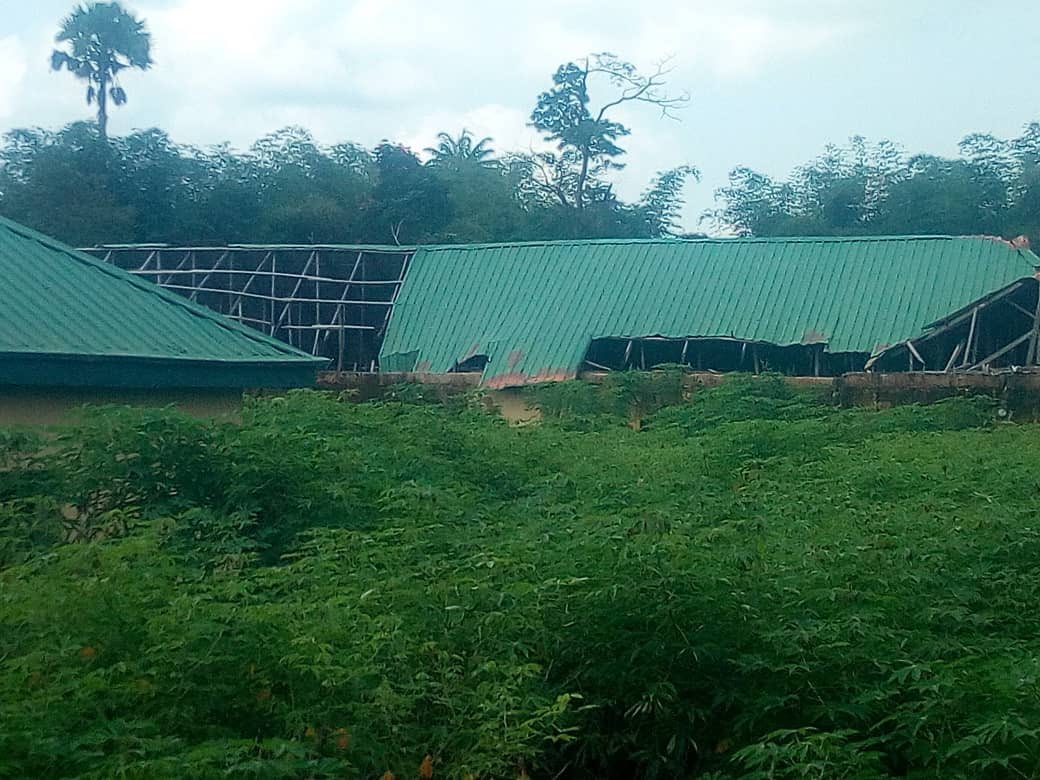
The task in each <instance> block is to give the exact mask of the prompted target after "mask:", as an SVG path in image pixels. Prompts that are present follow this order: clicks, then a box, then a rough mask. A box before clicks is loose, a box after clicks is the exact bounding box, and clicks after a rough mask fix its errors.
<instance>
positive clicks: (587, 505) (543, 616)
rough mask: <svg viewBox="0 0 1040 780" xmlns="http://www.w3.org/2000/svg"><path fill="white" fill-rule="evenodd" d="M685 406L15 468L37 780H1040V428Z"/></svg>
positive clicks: (310, 424)
mask: <svg viewBox="0 0 1040 780" xmlns="http://www.w3.org/2000/svg"><path fill="white" fill-rule="evenodd" d="M670 381H671V380H669V379H668V378H667V377H666V378H665V379H663V380H662V379H660V378H658V379H654V380H646V381H643V380H639V379H636V378H631V377H625V378H622V379H621V380H619V381H618V383H617V384H614V385H610V386H607V387H604V388H591V387H588V386H584V385H577V384H566V385H563V386H559V387H554V388H550V389H547V390H543V391H540V392H539V393H536V394H535V395H534V398H535V399H536V400H538V401H540V402H541V403H542V404H543V405H544V408H545V409H546V412H547V417H546V420H545V421H544V422H543V423H541V424H538V425H529V426H524V427H520V428H517V427H510V426H508V425H507V424H505V423H504V422H502V421H501V420H499V419H497V418H495V417H493V416H491V415H489V414H487V413H485V412H483V411H482V408H481V407H480V405H479V404H476V403H473V404H470V403H468V402H467V401H456V402H453V403H452V404H451V405H448V406H439V405H425V404H421V403H406V402H402V401H395V402H391V403H368V404H358V405H352V404H345V403H340V402H337V401H336V400H334V399H332V398H329V397H325V396H322V395H319V394H316V393H297V394H294V395H292V396H290V397H288V398H285V399H270V400H265V401H256V402H254V403H253V404H252V405H251V406H250V407H249V408H248V409H247V412H246V414H245V419H244V420H243V422H242V425H240V426H230V425H223V424H220V425H218V424H214V423H202V422H198V421H195V420H191V419H189V418H185V417H181V416H179V415H177V414H176V413H174V412H172V411H169V410H163V411H132V410H120V409H112V410H100V411H98V412H96V413H95V414H94V415H93V416H92V417H90V418H89V419H88V420H86V421H85V422H84V423H83V424H81V425H79V426H78V427H76V428H73V429H69V430H67V431H65V432H64V433H63V435H62V437H61V438H60V439H59V440H58V441H57V442H55V441H53V440H51V441H48V442H47V444H46V447H43V448H40V446H39V443H38V442H33V441H31V440H29V439H27V438H26V437H20V436H16V435H10V436H8V437H6V438H4V439H3V445H4V455H3V457H4V463H3V466H4V468H3V469H2V470H0V776H3V777H98V778H100V777H131V778H166V777H169V778H175V777H201V778H206V777H236V778H239V777H241V778H247V777H248V778H254V777H255V778H276V777H284V778H325V777H328V778H332V777H372V778H375V777H380V776H381V775H382V774H383V773H384V772H387V771H389V772H393V773H394V774H395V776H396V777H398V778H410V777H416V776H418V775H419V774H420V764H421V762H422V761H423V759H424V758H425V757H426V756H430V757H432V760H433V771H434V776H435V777H445V778H462V777H466V776H472V777H475V778H512V777H518V776H523V775H525V774H526V775H529V776H530V777H533V778H537V777H557V776H558V777H568V778H611V777H615V778H628V777H648V778H649V777H655V778H674V777H704V778H714V779H715V780H719V779H720V778H737V777H740V778H821V780H822V779H823V778H872V777H889V776H891V777H915V778H926V777H928V778H931V777H936V778H1005V777H1040V617H1038V616H1037V610H1036V605H1037V604H1038V603H1040V578H1038V577H1037V574H1036V572H1037V562H1038V561H1040V514H1038V513H1037V509H1036V501H1037V496H1038V489H1040V448H1038V447H1037V446H1036V444H1035V441H1036V438H1037V435H1038V433H1040V427H1037V426H1033V425H1010V424H1006V423H997V422H995V416H994V414H993V411H994V410H993V408H992V407H991V405H990V404H989V402H987V401H985V400H981V399H961V400H956V401H947V402H943V403H941V404H936V405H934V406H929V407H905V408H899V409H893V410H890V411H886V412H872V411H866V410H844V411H838V410H834V409H832V408H830V407H829V406H826V405H823V404H821V403H819V402H817V401H816V400H815V399H813V398H811V397H808V396H805V395H801V394H798V393H795V392H794V391H792V390H790V389H788V388H786V387H785V386H784V385H783V384H781V383H779V382H770V381H765V382H762V381H747V380H738V381H734V382H730V383H727V384H725V385H723V386H722V387H720V388H717V389H715V390H711V391H703V392H701V393H698V394H697V395H696V396H695V398H694V399H693V401H692V402H690V403H686V404H674V403H672V402H674V401H675V400H677V393H676V392H675V388H674V387H670V386H669V385H668V382H670ZM662 383H663V384H662ZM669 404H671V405H669ZM632 414H635V415H636V416H638V417H639V418H640V419H641V420H642V430H640V431H634V430H632V429H630V428H629V427H627V426H626V425H625V422H626V420H627V418H628V417H629V416H631V415H632ZM70 507H78V510H77V511H76V512H74V511H73V510H72V509H70ZM70 528H73V529H74V533H75V535H76V536H77V538H78V539H79V541H76V542H74V543H63V540H64V539H66V538H67V537H68V534H69V529H70Z"/></svg>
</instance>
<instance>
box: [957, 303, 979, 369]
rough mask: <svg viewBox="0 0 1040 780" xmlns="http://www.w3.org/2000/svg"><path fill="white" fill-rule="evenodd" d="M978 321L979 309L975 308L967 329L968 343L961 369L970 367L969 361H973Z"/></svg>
mask: <svg viewBox="0 0 1040 780" xmlns="http://www.w3.org/2000/svg"><path fill="white" fill-rule="evenodd" d="M978 321H979V309H978V307H977V306H976V307H975V309H974V310H973V311H972V313H971V327H969V328H968V342H967V345H966V346H965V347H964V360H963V361H962V362H961V368H964V367H965V366H968V365H970V364H971V361H972V360H974V359H975V358H974V355H975V352H976V347H975V342H976V337H977V336H978V333H977V332H976V331H977V328H976V325H977V324H978Z"/></svg>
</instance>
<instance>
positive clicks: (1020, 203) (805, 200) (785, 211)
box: [708, 122, 1040, 240]
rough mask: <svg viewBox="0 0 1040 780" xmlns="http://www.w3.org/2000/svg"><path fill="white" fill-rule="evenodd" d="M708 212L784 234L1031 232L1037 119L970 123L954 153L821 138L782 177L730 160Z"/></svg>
mask: <svg viewBox="0 0 1040 780" xmlns="http://www.w3.org/2000/svg"><path fill="white" fill-rule="evenodd" d="M716 198H717V201H718V208H717V209H716V210H715V211H714V212H712V214H710V215H708V216H710V217H711V218H712V219H713V220H714V222H715V223H716V225H717V226H719V227H721V228H724V229H726V230H728V231H731V232H735V233H739V234H744V235H758V236H791V235H929V234H931V235H978V234H985V235H995V236H1005V237H1007V238H1011V237H1014V236H1018V235H1026V236H1029V237H1031V238H1033V239H1034V240H1036V239H1038V238H1040V123H1036V122H1034V123H1031V124H1029V125H1028V126H1027V127H1026V128H1025V130H1024V131H1023V133H1022V135H1020V136H1019V137H1017V138H1011V139H1005V138H997V137H995V136H993V135H990V134H986V133H973V134H971V135H969V136H967V137H966V138H964V139H963V140H962V141H961V143H960V156H959V157H957V158H955V159H947V158H944V157H938V156H936V155H932V154H917V155H913V156H907V155H905V154H903V153H902V152H901V151H900V150H899V148H898V147H897V146H896V145H895V144H893V143H892V142H890V141H880V142H878V143H876V144H870V143H868V142H867V141H866V140H865V139H864V138H862V137H858V136H857V137H853V138H852V139H850V140H849V143H848V145H847V146H844V147H838V146H828V147H827V149H826V150H825V152H824V153H823V154H822V155H821V156H819V157H818V158H816V159H815V160H812V161H810V162H808V163H806V164H805V165H803V166H801V167H799V168H798V169H797V170H795V171H794V173H793V174H792V175H791V176H790V177H789V178H788V179H787V180H786V181H776V180H774V179H772V178H770V177H769V176H766V175H765V174H762V173H759V172H758V171H755V170H752V169H750V168H747V167H738V168H735V169H734V170H733V171H732V173H731V174H730V183H729V186H727V187H723V188H722V189H720V190H719V191H718V192H717V193H716Z"/></svg>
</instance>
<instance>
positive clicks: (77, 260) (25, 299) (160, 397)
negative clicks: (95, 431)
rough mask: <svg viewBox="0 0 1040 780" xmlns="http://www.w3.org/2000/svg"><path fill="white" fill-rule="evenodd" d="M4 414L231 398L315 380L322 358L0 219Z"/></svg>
mask: <svg viewBox="0 0 1040 780" xmlns="http://www.w3.org/2000/svg"><path fill="white" fill-rule="evenodd" d="M0 275H2V277H3V279H4V303H5V305H4V307H3V310H2V311H0V422H3V423H5V424H6V423H19V422H32V423H38V422H47V421H55V422H56V421H58V420H59V419H61V417H62V416H63V415H64V414H65V413H66V412H67V411H69V410H71V409H74V408H76V407H79V406H82V405H83V404H84V403H88V402H90V403H108V402H119V403H128V402H129V403H134V402H138V401H140V402H143V403H147V404H149V405H156V404H157V403H158V404H166V403H176V404H180V405H182V406H184V407H185V408H187V409H188V410H190V411H198V412H202V413H209V412H221V411H229V410H232V409H233V408H236V407H237V405H238V403H239V402H240V400H241V396H242V391H243V390H244V389H253V388H257V389H259V388H285V387H300V386H309V385H313V384H314V380H315V375H316V372H317V370H318V369H319V368H320V367H322V366H324V365H325V363H326V362H327V361H325V360H324V359H316V358H315V357H313V356H312V355H309V354H306V353H303V352H300V351H298V350H296V349H293V348H291V347H289V346H288V345H286V344H284V343H282V342H280V341H277V340H275V339H271V338H269V337H267V336H264V335H263V334H261V333H258V332H257V331H255V330H253V329H251V328H247V327H244V326H242V325H240V324H238V323H235V322H232V321H230V320H228V319H226V318H224V317H221V316H218V315H216V314H214V313H213V312H212V311H210V310H209V309H207V308H205V307H202V306H199V305H196V304H193V303H191V302H190V301H188V300H185V298H183V297H181V296H179V295H175V294H174V293H172V292H169V291H167V290H164V289H162V288H161V287H159V286H157V285H155V284H152V283H151V282H148V281H144V280H142V279H140V278H139V277H137V276H134V275H132V274H128V273H126V272H124V271H121V270H119V269H118V268H114V267H112V266H111V265H108V264H106V263H103V262H100V261H98V260H97V259H95V258H93V257H90V256H88V255H86V254H84V253H82V252H78V251H76V250H74V249H71V248H69V247H67V246H64V245H62V244H61V243H59V242H57V241H54V240H52V239H49V238H47V237H46V236H43V235H41V234H39V233H36V232H35V231H33V230H30V229H29V228H25V227H22V226H21V225H18V224H16V223H14V222H11V221H9V220H6V219H0Z"/></svg>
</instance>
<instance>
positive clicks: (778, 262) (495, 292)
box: [380, 236, 1040, 387]
mask: <svg viewBox="0 0 1040 780" xmlns="http://www.w3.org/2000/svg"><path fill="white" fill-rule="evenodd" d="M1037 264H1040V260H1038V259H1037V257H1036V256H1035V255H1034V254H1033V253H1032V252H1030V251H1029V250H1027V249H1019V248H1014V247H1012V246H1011V245H1010V244H1009V243H1007V242H1005V241H1001V240H999V239H994V238H988V237H949V236H913V237H865V238H860V237H857V238H776V239H755V238H751V239H699V240H690V241H681V240H660V241H631V240H627V241H613V240H606V241H578V242H549V243H531V244H511V245H507V244H502V245H480V246H444V247H426V248H420V249H419V250H418V251H417V252H416V254H415V255H414V256H413V258H412V261H411V264H410V266H409V269H408V274H407V277H406V279H405V283H404V284H403V285H402V289H401V292H400V295H399V297H398V298H397V302H396V304H395V305H394V311H393V315H392V317H391V320H390V324H389V328H388V332H387V334H386V339H385V341H384V343H383V349H382V355H381V358H380V365H381V367H382V369H383V370H384V371H410V370H420V371H433V372H443V371H449V370H450V369H451V368H452V367H453V366H454V365H455V363H456V362H457V361H461V360H464V359H466V358H467V357H470V356H472V355H475V354H486V355H488V356H489V362H488V365H487V368H486V369H485V373H484V383H485V384H486V385H488V386H491V387H502V386H509V385H518V384H525V383H529V382H537V381H546V380H555V379H564V378H569V377H573V376H575V375H576V373H577V371H578V369H579V367H580V365H581V362H582V359H583V358H584V355H585V352H586V350H587V349H588V346H589V343H590V341H591V340H592V339H594V338H602V337H610V336H615V337H631V338H634V337H643V336H667V337H674V338H683V337H733V338H738V339H743V340H747V341H760V342H769V343H773V344H777V345H792V344H804V343H818V342H824V343H826V344H827V348H828V349H829V350H830V351H831V352H851V351H854V352H869V353H874V352H876V351H878V350H879V349H880V348H882V347H883V346H885V345H888V344H892V343H895V342H897V341H903V340H906V339H907V338H911V337H913V336H915V335H917V334H918V333H920V332H921V330H922V329H923V328H924V327H925V326H926V325H928V324H930V323H932V322H934V321H935V320H937V319H939V318H941V317H942V316H943V315H944V314H947V313H949V312H950V311H952V310H954V309H957V308H960V307H962V306H964V305H965V304H967V303H969V302H971V301H973V300H975V299H976V298H979V297H982V296H983V295H985V294H986V293H989V292H992V291H994V290H997V289H1000V288H1002V287H1004V286H1005V285H1007V284H1008V283H1010V282H1012V281H1014V280H1016V279H1019V278H1022V277H1026V276H1030V275H1032V273H1033V269H1034V266H1035V265H1037Z"/></svg>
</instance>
